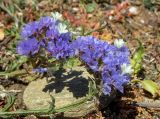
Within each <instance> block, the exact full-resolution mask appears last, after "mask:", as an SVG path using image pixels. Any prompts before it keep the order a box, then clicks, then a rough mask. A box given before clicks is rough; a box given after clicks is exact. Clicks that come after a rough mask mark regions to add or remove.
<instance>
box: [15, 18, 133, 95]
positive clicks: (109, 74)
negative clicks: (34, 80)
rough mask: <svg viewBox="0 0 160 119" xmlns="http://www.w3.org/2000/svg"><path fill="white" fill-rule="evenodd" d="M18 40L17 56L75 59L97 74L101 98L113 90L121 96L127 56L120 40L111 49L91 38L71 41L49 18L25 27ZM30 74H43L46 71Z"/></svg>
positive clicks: (126, 51)
mask: <svg viewBox="0 0 160 119" xmlns="http://www.w3.org/2000/svg"><path fill="white" fill-rule="evenodd" d="M21 38H22V39H23V40H22V41H21V42H20V43H19V44H18V46H17V52H18V53H19V54H21V55H26V56H34V55H35V54H37V53H39V52H40V51H41V49H45V50H46V51H47V52H49V54H51V55H52V57H54V58H56V59H57V60H59V59H66V58H67V57H70V56H78V57H79V58H80V59H81V60H82V61H83V62H84V63H85V64H86V66H88V67H89V68H90V69H91V70H92V71H93V72H94V73H98V74H100V76H101V79H102V83H103V92H104V94H110V92H111V90H112V88H113V87H114V88H116V89H118V90H119V91H120V92H123V85H124V84H126V83H128V82H129V81H130V77H129V74H130V73H131V66H130V61H129V55H130V53H129V50H128V48H127V47H126V46H125V45H124V41H123V40H121V39H120V40H116V42H115V43H114V45H111V44H108V43H107V42H104V41H101V40H99V39H97V38H95V37H93V36H81V37H78V38H77V39H76V40H74V41H72V40H71V33H70V32H68V31H67V29H66V26H65V25H63V24H62V23H60V21H58V20H55V19H54V18H52V17H42V18H41V19H40V20H39V21H34V22H31V23H29V24H27V25H25V27H23V29H22V32H21ZM34 71H35V72H40V73H43V72H46V71H47V68H37V69H34Z"/></svg>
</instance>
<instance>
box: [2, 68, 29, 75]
mask: <svg viewBox="0 0 160 119" xmlns="http://www.w3.org/2000/svg"><path fill="white" fill-rule="evenodd" d="M24 74H28V72H27V71H26V70H24V69H23V70H16V71H13V72H9V73H8V72H0V77H16V76H20V75H24Z"/></svg>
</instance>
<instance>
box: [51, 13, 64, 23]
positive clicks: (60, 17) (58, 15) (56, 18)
mask: <svg viewBox="0 0 160 119" xmlns="http://www.w3.org/2000/svg"><path fill="white" fill-rule="evenodd" d="M51 14H52V17H53V19H54V21H56V20H61V19H62V14H60V13H59V12H52V13H51Z"/></svg>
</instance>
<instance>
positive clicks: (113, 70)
mask: <svg viewBox="0 0 160 119" xmlns="http://www.w3.org/2000/svg"><path fill="white" fill-rule="evenodd" d="M73 47H74V49H75V51H76V54H78V55H79V56H80V59H81V60H82V61H83V62H85V63H86V65H87V66H88V67H89V68H90V69H92V71H94V72H96V73H100V74H101V78H102V82H103V92H104V94H110V92H111V88H112V87H113V86H114V87H115V88H116V89H118V90H119V91H120V92H123V85H124V84H125V83H128V82H129V80H130V77H129V74H128V73H122V68H121V66H122V65H123V64H126V65H129V64H130V61H129V54H130V53H129V50H128V48H127V47H125V46H122V47H120V48H118V47H116V46H114V45H110V44H108V43H107V42H104V41H101V40H98V39H96V38H95V37H92V36H82V37H79V38H78V39H77V40H76V41H75V42H74V43H73Z"/></svg>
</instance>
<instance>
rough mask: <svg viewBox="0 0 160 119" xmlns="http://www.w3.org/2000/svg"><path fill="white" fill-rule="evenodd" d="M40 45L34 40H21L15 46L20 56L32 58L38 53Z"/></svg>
mask: <svg viewBox="0 0 160 119" xmlns="http://www.w3.org/2000/svg"><path fill="white" fill-rule="evenodd" d="M39 47H40V43H39V42H38V41H37V40H36V39H35V38H31V39H27V40H23V41H21V42H20V43H19V45H18V46H17V52H18V53H19V54H21V55H26V56H30V55H31V56H33V55H34V54H36V53H37V52H38V51H39Z"/></svg>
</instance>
